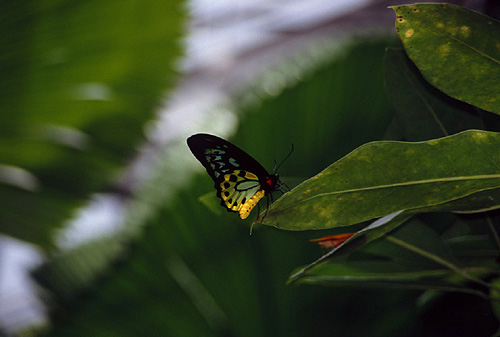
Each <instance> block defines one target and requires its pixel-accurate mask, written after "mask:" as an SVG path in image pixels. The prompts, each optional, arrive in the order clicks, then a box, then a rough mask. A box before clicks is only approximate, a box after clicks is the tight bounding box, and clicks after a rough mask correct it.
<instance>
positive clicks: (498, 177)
mask: <svg viewBox="0 0 500 337" xmlns="http://www.w3.org/2000/svg"><path fill="white" fill-rule="evenodd" d="M499 146H500V134H497V133H493V132H485V131H476V130H471V131H464V132H462V133H460V134H457V135H454V136H449V137H445V138H441V139H437V140H431V141H428V142H419V143H404V142H392V141H383V142H373V143H369V144H366V145H364V146H361V147H360V148H358V149H357V150H355V151H353V152H351V153H350V154H349V155H347V156H345V157H344V158H342V159H341V160H339V161H337V162H336V163H334V164H332V165H330V166H329V167H328V168H326V169H325V170H324V171H322V172H321V173H319V174H317V175H316V176H315V177H313V178H311V179H309V180H307V181H306V182H304V183H302V184H301V185H299V186H297V187H296V188H295V189H294V190H292V191H291V192H289V193H287V194H285V195H284V196H283V197H282V198H280V199H279V200H278V201H277V202H275V203H274V204H273V205H272V206H271V207H270V208H269V211H268V212H267V215H266V217H265V218H264V223H265V224H268V225H272V226H274V227H276V228H280V229H286V230H307V229H327V228H333V227H339V226H348V225H352V224H356V223H359V222H362V221H366V220H370V219H373V218H378V217H381V216H384V215H386V214H390V213H392V212H396V211H401V210H412V209H417V208H422V207H429V206H435V205H440V204H444V203H447V202H450V201H453V200H457V199H460V198H463V197H466V196H468V195H471V194H474V193H477V192H480V191H484V190H488V189H495V188H498V187H499V186H500V174H499V173H498V168H499V165H498V163H499V162H500V155H498V151H497V150H496V149H498V147H499Z"/></svg>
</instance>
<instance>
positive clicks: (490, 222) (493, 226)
mask: <svg viewBox="0 0 500 337" xmlns="http://www.w3.org/2000/svg"><path fill="white" fill-rule="evenodd" d="M486 222H487V223H488V226H489V227H490V230H491V233H493V237H494V238H495V242H496V243H497V246H498V250H499V252H500V237H498V232H497V230H496V229H495V225H494V224H493V221H492V220H491V217H490V216H487V217H486Z"/></svg>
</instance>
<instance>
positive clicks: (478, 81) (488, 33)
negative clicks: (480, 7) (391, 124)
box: [392, 4, 500, 114]
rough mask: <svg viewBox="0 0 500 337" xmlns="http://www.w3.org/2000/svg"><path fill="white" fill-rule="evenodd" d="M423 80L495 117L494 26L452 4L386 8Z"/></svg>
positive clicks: (498, 36) (499, 56) (498, 56)
mask: <svg viewBox="0 0 500 337" xmlns="http://www.w3.org/2000/svg"><path fill="white" fill-rule="evenodd" d="M392 9H394V11H395V12H396V31H397V32H398V35H399V37H400V38H401V41H402V42H403V45H404V47H405V51H406V53H407V54H408V56H409V57H410V58H411V59H412V61H413V62H414V63H415V64H416V66H417V67H418V69H419V70H420V71H421V72H422V74H423V76H424V77H425V78H426V79H427V81H429V83H431V84H432V85H434V86H435V87H436V88H438V89H439V90H441V91H443V92H444V93H446V94H448V95H449V96H451V97H454V98H456V99H459V100H461V101H464V102H467V103H470V104H472V105H475V106H478V107H480V108H482V109H484V110H487V111H491V112H495V113H497V114H500V96H499V95H498V93H499V92H500V80H499V79H500V48H498V41H500V22H499V21H497V20H494V19H492V18H490V17H487V16H484V15H482V14H479V13H477V12H473V11H470V10H467V9H464V8H461V7H458V6H455V5H448V4H415V5H407V6H394V7H392Z"/></svg>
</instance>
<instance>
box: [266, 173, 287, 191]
mask: <svg viewBox="0 0 500 337" xmlns="http://www.w3.org/2000/svg"><path fill="white" fill-rule="evenodd" d="M281 185H282V184H281V180H280V177H279V175H277V174H271V175H269V176H267V177H266V179H265V181H264V182H263V183H262V189H263V190H264V191H265V192H266V193H272V192H273V191H275V190H277V189H279V188H280V187H281Z"/></svg>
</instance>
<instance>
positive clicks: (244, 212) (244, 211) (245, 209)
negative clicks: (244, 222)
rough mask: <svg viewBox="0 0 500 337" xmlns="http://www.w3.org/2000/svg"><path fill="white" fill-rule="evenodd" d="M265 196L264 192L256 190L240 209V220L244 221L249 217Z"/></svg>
mask: <svg viewBox="0 0 500 337" xmlns="http://www.w3.org/2000/svg"><path fill="white" fill-rule="evenodd" d="M264 195H265V192H264V190H258V191H257V193H255V194H254V195H253V196H252V197H251V198H250V199H248V201H247V202H245V203H244V204H243V205H242V206H241V209H240V218H242V219H246V218H247V217H248V216H249V215H250V211H251V210H252V209H253V208H254V207H255V205H257V203H258V202H259V200H260V199H262V198H263V197H264Z"/></svg>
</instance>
